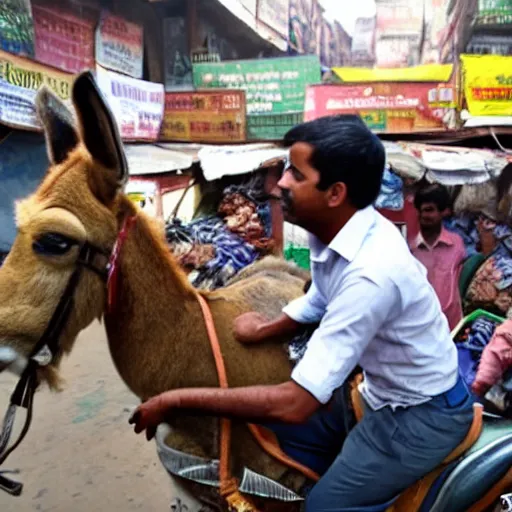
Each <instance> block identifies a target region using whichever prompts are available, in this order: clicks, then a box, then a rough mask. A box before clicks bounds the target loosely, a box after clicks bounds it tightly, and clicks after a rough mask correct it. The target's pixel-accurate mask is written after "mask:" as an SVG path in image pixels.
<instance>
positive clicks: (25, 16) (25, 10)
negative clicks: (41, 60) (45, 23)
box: [0, 0, 34, 57]
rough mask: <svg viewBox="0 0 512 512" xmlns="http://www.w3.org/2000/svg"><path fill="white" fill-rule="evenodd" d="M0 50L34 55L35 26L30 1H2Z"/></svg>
mask: <svg viewBox="0 0 512 512" xmlns="http://www.w3.org/2000/svg"><path fill="white" fill-rule="evenodd" d="M0 50H4V51H6V52H9V53H19V54H24V55H28V56H30V57H32V56H33V55H34V25H33V21H32V13H31V9H30V1H29V0H0Z"/></svg>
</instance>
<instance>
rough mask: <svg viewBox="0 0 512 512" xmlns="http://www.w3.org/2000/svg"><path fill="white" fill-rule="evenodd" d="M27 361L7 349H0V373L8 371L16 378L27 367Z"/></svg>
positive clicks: (10, 349)
mask: <svg viewBox="0 0 512 512" xmlns="http://www.w3.org/2000/svg"><path fill="white" fill-rule="evenodd" d="M27 364H28V360H27V359H26V358H25V357H23V356H22V355H20V354H18V353H17V352H16V351H15V350H13V349H12V348H9V347H0V373H2V372H3V371H5V370H8V371H10V372H12V373H14V374H15V375H17V376H18V377H20V376H21V374H22V373H23V370H24V369H25V368H26V367H27Z"/></svg>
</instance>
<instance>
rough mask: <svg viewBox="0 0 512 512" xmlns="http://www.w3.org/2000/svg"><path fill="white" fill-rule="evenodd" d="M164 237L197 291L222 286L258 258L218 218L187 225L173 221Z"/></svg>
mask: <svg viewBox="0 0 512 512" xmlns="http://www.w3.org/2000/svg"><path fill="white" fill-rule="evenodd" d="M166 235H167V241H168V242H169V245H170V248H171V251H172V252H173V254H174V255H175V256H176V258H177V259H178V262H179V263H180V264H181V265H182V266H183V268H184V269H185V270H186V271H188V272H189V278H190V281H191V282H192V284H193V285H194V286H195V287H196V288H202V289H208V290H212V289H215V288H219V287H221V286H224V285H225V284H226V282H227V281H228V280H229V279H231V278H232V277H233V276H234V275H235V274H236V273H237V272H239V271H240V270H242V269H243V268H245V267H246V266H247V265H250V264H251V263H253V262H254V261H255V260H256V259H257V257H258V251H257V250H256V248H255V247H253V246H252V245H250V244H248V243H247V242H245V241H244V240H243V239H241V238H240V237H238V236H237V235H235V234H233V233H231V232H230V231H229V230H228V229H227V227H226V225H225V224H224V222H223V221H222V219H219V218H218V217H207V218H204V219H199V220H197V221H194V222H191V223H190V224H187V225H184V224H182V223H181V222H180V221H179V220H175V221H174V222H173V223H171V224H169V225H168V226H167V228H166Z"/></svg>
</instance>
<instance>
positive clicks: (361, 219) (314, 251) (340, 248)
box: [309, 206, 376, 263]
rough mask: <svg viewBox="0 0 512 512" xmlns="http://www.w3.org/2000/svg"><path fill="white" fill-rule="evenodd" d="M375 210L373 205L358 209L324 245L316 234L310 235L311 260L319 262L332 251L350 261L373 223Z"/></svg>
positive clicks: (324, 259) (323, 260)
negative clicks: (329, 241) (327, 243)
mask: <svg viewBox="0 0 512 512" xmlns="http://www.w3.org/2000/svg"><path fill="white" fill-rule="evenodd" d="M375 220H376V211H375V208H374V207H373V206H368V207H367V208H364V209H363V210H358V211H357V212H356V213H355V214H354V215H353V216H352V217H351V218H350V220H349V221H348V222H347V223H346V224H345V225H344V226H343V227H342V228H341V229H340V231H339V232H338V234H337V235H336V236H335V237H334V238H333V239H332V241H331V243H330V244H329V245H328V246H326V245H325V244H323V243H322V242H321V241H320V240H319V239H318V238H317V237H316V236H314V235H310V238H309V247H310V252H311V260H312V261H315V262H318V263H321V262H325V261H326V260H327V258H328V257H329V252H330V251H334V252H336V253H338V254H339V255H340V256H341V257H342V258H344V259H345V260H347V261H352V260H353V259H354V258H355V256H356V254H357V253H358V252H359V249H360V248H361V246H362V245H363V242H364V239H365V238H366V235H367V234H368V231H369V230H370V228H371V227H372V226H373V225H374V224H375Z"/></svg>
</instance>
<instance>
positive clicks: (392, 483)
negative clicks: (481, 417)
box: [270, 379, 474, 512]
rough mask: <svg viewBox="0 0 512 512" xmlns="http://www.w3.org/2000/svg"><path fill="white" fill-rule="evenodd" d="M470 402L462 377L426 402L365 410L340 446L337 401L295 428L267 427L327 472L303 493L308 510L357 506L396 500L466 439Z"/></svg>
mask: <svg viewBox="0 0 512 512" xmlns="http://www.w3.org/2000/svg"><path fill="white" fill-rule="evenodd" d="M473 402H474V400H473V397H472V395H471V394H470V393H469V391H468V390H467V388H466V385H465V384H464V382H463V380H462V379H459V380H458V382H457V384H456V385H455V386H454V387H453V388H452V389H451V390H450V391H448V392H446V393H443V394H442V395H439V396H436V397H434V398H432V400H430V401H429V402H427V403H425V404H421V405H416V406H412V407H408V408H403V407H399V408H397V409H396V410H393V409H391V407H389V406H388V407H384V408H383V409H379V410H378V411H373V410H371V409H370V408H367V410H366V411H365V415H364V417H363V419H362V420H361V422H360V423H358V424H357V425H356V426H355V427H354V428H353V429H352V430H351V431H350V433H349V434H348V436H346V439H344V442H343V439H341V443H342V444H343V446H342V448H341V450H340V449H339V445H340V440H339V439H338V438H337V437H336V431H337V432H338V433H339V434H340V436H342V437H343V432H344V427H343V422H342V421H340V413H341V411H340V410H339V406H340V403H339V402H337V401H335V402H334V406H333V407H332V408H331V409H330V410H322V411H321V412H320V413H319V414H317V415H315V416H314V417H313V418H312V419H311V420H310V422H308V423H306V424H305V425H301V426H300V427H299V428H298V429H296V428H295V427H293V426H282V427H279V428H277V429H276V428H275V426H273V425H272V426H270V428H272V430H274V432H275V433H276V435H277V437H278V439H279V440H280V442H281V443H282V444H281V446H282V449H283V450H284V451H285V452H286V453H287V454H288V455H289V456H290V457H294V458H295V459H296V460H298V461H299V462H302V463H303V464H306V465H310V464H311V460H313V463H314V464H316V467H312V469H316V470H317V472H320V473H321V474H322V478H321V479H320V481H319V482H318V483H317V484H316V485H315V486H314V487H313V489H312V490H311V492H310V493H309V495H308V497H307V499H306V512H342V511H349V510H360V508H361V507H369V506H372V505H380V504H383V503H386V502H388V501H390V500H392V499H393V498H395V497H396V496H398V495H399V494H400V493H401V492H402V491H404V490H405V489H407V488H408V487H410V486H411V485H412V484H414V483H415V482H416V481H417V480H419V479H420V478H422V477H423V476H425V475H426V474H427V473H429V472H430V471H432V470H433V469H435V468H436V467H437V466H439V464H441V462H442V461H443V460H444V459H445V458H446V457H447V456H448V455H449V454H450V453H451V452H452V451H453V450H454V449H455V448H456V447H457V446H458V445H459V444H460V443H461V442H462V441H463V440H464V438H465V437H466V435H467V433H468V431H469V428H470V427H471V423H472V420H473ZM336 421H337V423H336ZM286 431H288V436H287V435H286ZM287 438H288V439H287ZM322 440H324V441H325V442H323V443H322ZM319 447H320V449H319ZM301 450H302V453H301ZM312 453H315V454H316V455H315V456H312ZM329 453H330V454H331V456H330V457H329V456H327V454H329ZM322 469H324V470H323V471H322Z"/></svg>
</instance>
